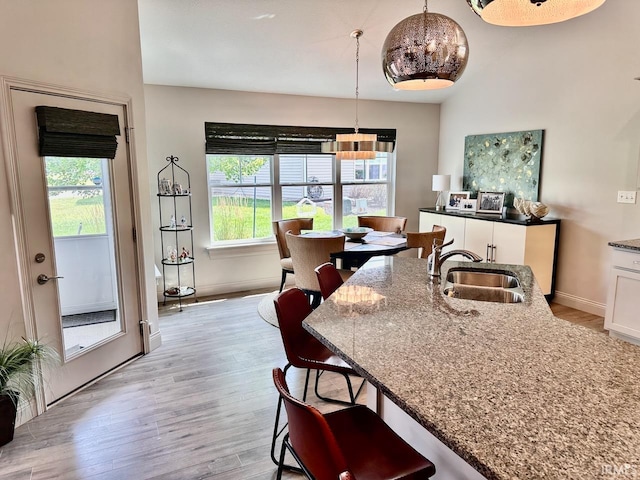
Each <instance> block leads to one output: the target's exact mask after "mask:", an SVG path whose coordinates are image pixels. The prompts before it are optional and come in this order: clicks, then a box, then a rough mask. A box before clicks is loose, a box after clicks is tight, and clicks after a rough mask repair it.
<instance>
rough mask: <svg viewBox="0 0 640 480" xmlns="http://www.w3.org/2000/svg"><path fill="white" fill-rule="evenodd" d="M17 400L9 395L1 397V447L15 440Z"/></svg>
mask: <svg viewBox="0 0 640 480" xmlns="http://www.w3.org/2000/svg"><path fill="white" fill-rule="evenodd" d="M17 403H18V402H17V399H16V400H15V403H14V399H12V398H11V397H10V396H9V395H0V447H1V446H3V445H6V444H7V443H9V442H10V441H11V440H13V432H14V431H15V429H16V414H17V412H18V409H17V407H16V404H17Z"/></svg>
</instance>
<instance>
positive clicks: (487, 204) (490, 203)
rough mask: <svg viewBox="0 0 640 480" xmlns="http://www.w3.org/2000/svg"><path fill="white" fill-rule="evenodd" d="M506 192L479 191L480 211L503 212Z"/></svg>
mask: <svg viewBox="0 0 640 480" xmlns="http://www.w3.org/2000/svg"><path fill="white" fill-rule="evenodd" d="M504 195H505V192H480V193H478V213H499V214H501V213H502V207H503V205H504Z"/></svg>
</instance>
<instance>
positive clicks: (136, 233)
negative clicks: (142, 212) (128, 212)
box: [133, 227, 138, 242]
mask: <svg viewBox="0 0 640 480" xmlns="http://www.w3.org/2000/svg"><path fill="white" fill-rule="evenodd" d="M133 241H134V242H137V241H138V232H136V227H133Z"/></svg>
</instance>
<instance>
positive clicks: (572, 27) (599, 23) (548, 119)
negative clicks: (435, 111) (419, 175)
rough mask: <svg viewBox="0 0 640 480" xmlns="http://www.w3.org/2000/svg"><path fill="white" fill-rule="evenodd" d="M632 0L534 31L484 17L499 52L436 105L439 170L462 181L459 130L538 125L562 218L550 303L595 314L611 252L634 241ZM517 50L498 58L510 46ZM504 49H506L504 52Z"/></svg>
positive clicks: (547, 185)
mask: <svg viewBox="0 0 640 480" xmlns="http://www.w3.org/2000/svg"><path fill="white" fill-rule="evenodd" d="M638 21H640V2H636V1H628V0H622V1H609V2H606V3H605V4H604V6H603V7H601V8H600V9H598V10H596V11H595V12H592V13H590V14H588V15H585V16H583V17H579V18H576V19H573V20H570V21H568V22H564V23H561V24H554V25H548V26H542V27H528V28H517V29H513V28H507V27H495V26H491V25H487V24H484V27H483V31H482V35H483V37H482V39H481V40H482V45H480V44H479V42H476V44H474V43H473V38H471V39H470V40H469V41H470V45H471V52H472V57H471V59H470V62H473V48H474V46H475V48H492V49H494V50H495V52H496V54H495V56H494V57H492V59H491V60H490V61H489V62H487V63H486V64H484V65H481V66H475V67H474V70H475V72H476V73H474V75H473V77H469V78H464V76H463V80H464V81H460V82H459V84H458V85H456V87H455V88H456V89H457V91H456V93H455V95H453V97H452V98H451V99H449V100H447V101H446V102H445V103H443V105H442V112H441V125H440V131H441V134H440V152H439V158H440V160H439V168H438V172H439V173H451V174H452V175H453V177H452V188H454V189H456V188H459V187H460V186H461V183H462V166H463V158H464V156H463V155H464V152H463V150H464V148H463V147H464V137H465V136H466V135H472V134H481V133H494V132H509V131H517V130H525V129H539V128H542V129H544V130H545V138H544V151H543V157H542V177H541V188H540V200H541V201H542V202H544V203H546V204H548V205H549V206H550V207H551V213H550V216H554V217H558V218H561V219H562V228H561V234H560V253H559V267H558V277H557V291H558V292H557V298H556V299H557V300H558V301H560V302H562V303H566V304H568V305H572V306H576V307H577V308H580V309H583V310H586V311H594V312H597V313H602V311H603V307H604V303H605V299H606V289H607V277H608V262H609V255H610V247H608V246H607V242H609V241H612V240H622V239H630V238H638V237H640V205H638V204H636V205H622V204H617V203H616V194H617V191H618V190H636V189H637V187H638V163H639V144H640V82H638V81H635V80H634V77H638V76H640V61H639V58H640V57H639V56H638V46H639V45H640V29H639V28H638ZM514 45H515V46H516V47H517V48H516V49H514V50H515V51H517V55H513V54H512V55H504V54H501V52H504V51H506V49H507V46H511V47H513V46H514ZM512 51H513V50H512Z"/></svg>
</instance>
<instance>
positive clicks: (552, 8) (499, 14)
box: [467, 0, 606, 27]
mask: <svg viewBox="0 0 640 480" xmlns="http://www.w3.org/2000/svg"><path fill="white" fill-rule="evenodd" d="M605 1H606V0H467V3H468V4H469V6H470V7H471V9H472V10H473V11H474V12H476V13H477V14H478V15H480V17H481V18H482V19H483V20H484V21H485V22H487V23H492V24H493V25H503V26H506V27H526V26H530V25H547V24H549V23H557V22H564V21H565V20H569V19H571V18H575V17H579V16H580V15H584V14H585V13H589V12H591V11H592V10H595V9H596V8H598V7H599V6H601V5H602V4H603V3H604V2H605Z"/></svg>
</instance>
